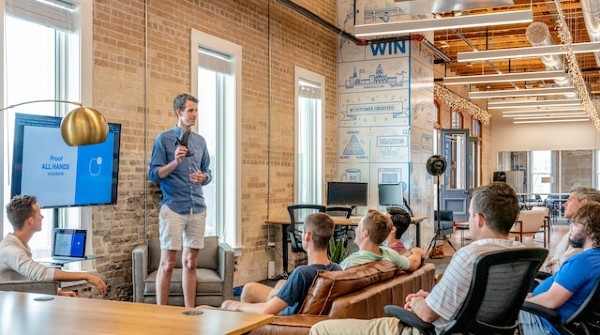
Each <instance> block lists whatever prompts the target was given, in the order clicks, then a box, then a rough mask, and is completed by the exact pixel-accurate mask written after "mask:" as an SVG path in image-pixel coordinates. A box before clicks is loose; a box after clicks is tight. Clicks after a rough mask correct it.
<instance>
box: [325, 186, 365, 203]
mask: <svg viewBox="0 0 600 335" xmlns="http://www.w3.org/2000/svg"><path fill="white" fill-rule="evenodd" d="M368 197H369V184H368V183H353V182H341V181H330V182H327V205H328V206H332V205H339V206H366V205H367V204H368V202H367V200H368Z"/></svg>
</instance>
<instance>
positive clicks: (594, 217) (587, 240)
mask: <svg viewBox="0 0 600 335" xmlns="http://www.w3.org/2000/svg"><path fill="white" fill-rule="evenodd" d="M572 219H573V222H572V223H571V233H570V234H569V236H570V237H569V240H570V242H571V245H572V246H573V247H576V248H583V251H582V252H580V253H578V254H576V255H573V256H571V257H569V259H567V260H566V261H565V262H564V264H563V265H562V266H561V267H560V268H559V269H558V270H557V271H556V273H555V274H554V275H552V276H550V277H548V278H546V279H545V280H544V281H542V282H541V283H540V284H539V285H538V286H537V287H536V288H535V289H534V290H533V293H531V294H530V296H529V297H527V300H528V301H531V302H534V303H536V304H538V305H542V306H545V307H548V308H551V309H556V310H557V311H558V313H559V314H560V316H561V320H562V321H565V320H566V319H568V318H569V317H571V315H573V313H574V312H575V311H576V310H577V309H578V308H579V307H580V306H581V304H583V302H584V301H585V299H586V298H587V296H588V295H589V294H590V292H591V290H592V288H593V286H594V284H595V283H596V280H597V279H598V278H600V249H599V247H600V203H598V202H595V201H588V202H587V203H586V204H584V205H583V206H581V208H580V209H579V211H577V214H575V216H573V217H572ZM519 320H520V321H521V327H522V329H523V334H525V335H534V334H544V335H545V334H558V332H557V331H556V330H555V329H554V327H552V325H550V323H549V322H548V321H546V320H545V319H544V318H541V317H539V316H537V315H533V314H531V313H528V312H524V311H521V313H520V315H519Z"/></svg>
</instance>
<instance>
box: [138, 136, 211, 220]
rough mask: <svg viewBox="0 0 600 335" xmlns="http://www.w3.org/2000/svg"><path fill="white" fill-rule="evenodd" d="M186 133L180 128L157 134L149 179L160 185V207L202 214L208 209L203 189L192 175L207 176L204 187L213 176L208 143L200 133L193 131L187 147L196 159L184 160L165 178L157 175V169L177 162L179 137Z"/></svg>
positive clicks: (188, 158)
mask: <svg viewBox="0 0 600 335" xmlns="http://www.w3.org/2000/svg"><path fill="white" fill-rule="evenodd" d="M182 133H183V130H182V129H181V128H179V127H178V126H175V127H173V129H171V130H168V131H165V132H163V133H160V134H158V136H157V137H156V139H155V140H154V145H153V146H152V157H151V158H150V171H149V172H148V177H149V178H150V180H152V181H153V182H154V183H156V184H159V185H160V189H161V191H162V194H163V198H162V201H161V205H167V206H169V208H170V209H171V210H172V211H174V212H176V213H179V214H182V215H183V214H189V213H190V211H193V212H194V213H201V212H204V211H205V210H206V204H205V203H204V196H203V195H202V186H201V185H197V184H194V183H192V182H191V180H190V173H192V172H197V171H202V172H204V173H205V174H206V175H207V178H206V180H205V181H204V183H203V184H202V185H206V184H208V183H210V181H211V180H212V175H211V172H210V169H209V165H210V157H209V155H208V149H207V148H206V141H205V140H204V137H202V136H201V135H200V134H197V133H194V132H192V133H191V134H190V137H189V139H188V145H187V148H188V150H189V152H190V153H193V156H189V157H185V158H184V159H183V161H182V162H181V163H180V164H179V165H177V167H176V168H175V170H173V172H171V174H169V175H168V176H166V177H165V178H164V179H161V178H160V177H159V176H158V169H160V168H161V167H162V166H165V165H167V164H169V162H171V161H172V160H174V159H175V149H176V148H177V146H178V144H177V138H179V137H180V136H181V134H182Z"/></svg>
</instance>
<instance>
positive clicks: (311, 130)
mask: <svg viewBox="0 0 600 335" xmlns="http://www.w3.org/2000/svg"><path fill="white" fill-rule="evenodd" d="M295 83H296V85H295V88H296V93H295V99H296V182H295V185H296V199H295V202H296V203H300V204H321V203H322V198H323V197H322V189H323V187H322V185H323V154H324V153H323V146H324V145H323V105H324V103H323V101H324V100H325V98H324V89H323V87H324V86H325V77H323V76H321V75H319V74H316V73H314V72H310V71H308V70H304V69H302V68H299V67H296V68H295Z"/></svg>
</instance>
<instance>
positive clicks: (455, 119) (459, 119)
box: [452, 111, 463, 129]
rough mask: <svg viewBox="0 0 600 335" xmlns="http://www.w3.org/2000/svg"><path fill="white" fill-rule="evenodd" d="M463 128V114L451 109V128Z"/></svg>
mask: <svg viewBox="0 0 600 335" xmlns="http://www.w3.org/2000/svg"><path fill="white" fill-rule="evenodd" d="M462 128H463V116H462V113H461V112H456V111H452V129H462Z"/></svg>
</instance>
